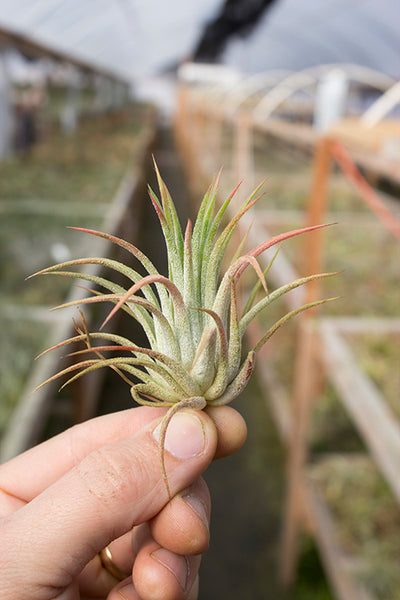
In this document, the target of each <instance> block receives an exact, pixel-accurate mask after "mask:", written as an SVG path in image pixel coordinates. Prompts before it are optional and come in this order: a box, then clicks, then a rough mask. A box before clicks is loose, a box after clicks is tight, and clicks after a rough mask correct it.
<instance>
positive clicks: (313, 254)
mask: <svg viewBox="0 0 400 600" xmlns="http://www.w3.org/2000/svg"><path fill="white" fill-rule="evenodd" d="M330 164H331V154H330V140H329V139H328V138H326V137H322V138H320V140H319V141H318V143H317V147H316V152H315V158H314V168H313V182H312V188H311V194H310V199H309V203H308V208H307V225H308V226H312V225H319V224H321V223H323V222H324V221H325V219H326V213H327V206H328V193H327V191H328V178H329V173H330ZM323 234H324V232H323V230H316V231H314V232H312V233H311V234H309V235H307V236H306V238H305V249H304V256H305V271H306V273H307V274H308V275H311V274H314V273H319V272H321V270H322V269H323ZM318 296H319V282H318V280H317V281H315V282H310V283H309V284H308V285H307V288H306V293H305V299H306V302H312V301H314V300H316V299H317V297H318ZM311 319H312V316H311V315H310V311H307V313H306V314H303V315H302V316H301V317H299V326H298V334H297V344H296V345H297V351H296V360H295V369H294V383H293V403H294V405H293V417H294V418H293V431H292V440H291V444H290V445H289V456H288V490H287V505H286V518H285V523H284V531H283V545H282V552H283V555H282V583H283V585H284V586H285V587H289V586H290V585H291V584H292V583H293V580H294V576H295V571H296V565H297V554H298V532H299V529H300V526H301V524H302V521H304V512H305V511H304V468H305V465H306V461H307V455H308V421H309V414H310V407H311V403H312V399H313V397H314V396H315V394H316V390H317V389H318V388H319V387H320V385H321V372H320V369H317V365H316V357H317V356H318V354H317V342H318V339H317V334H316V333H315V332H314V331H313V327H312V320H311Z"/></svg>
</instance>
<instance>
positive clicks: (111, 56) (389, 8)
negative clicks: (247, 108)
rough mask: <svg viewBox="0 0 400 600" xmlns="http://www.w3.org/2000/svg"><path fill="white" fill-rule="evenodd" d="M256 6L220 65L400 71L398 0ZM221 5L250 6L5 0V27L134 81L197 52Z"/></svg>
mask: <svg viewBox="0 0 400 600" xmlns="http://www.w3.org/2000/svg"><path fill="white" fill-rule="evenodd" d="M260 3H261V4H265V9H264V11H263V13H262V16H261V17H260V19H259V21H258V23H257V24H256V26H254V27H251V28H249V29H248V30H247V34H248V35H245V33H246V31H245V32H242V34H241V36H240V37H239V36H237V35H236V36H231V37H230V38H229V39H228V40H227V43H226V44H221V45H222V47H223V48H224V50H223V53H222V55H221V57H220V58H221V60H222V61H223V62H225V63H227V64H230V65H234V66H236V67H239V68H240V69H241V70H242V71H244V72H259V71H263V70H267V69H277V68H279V69H289V70H296V69H303V68H306V67H308V66H312V65H315V64H326V63H330V62H334V63H338V62H347V63H349V62H350V63H356V64H361V65H363V66H367V67H370V68H373V69H376V70H378V71H382V72H383V73H387V74H389V75H391V76H394V77H399V76H400V54H399V50H400V30H399V27H398V23H399V18H400V8H399V4H398V0H352V2H349V1H348V0H324V2H321V0H303V1H302V2H298V0H275V1H274V2H271V1H270V2H267V1H266V0H260V1H259V4H260ZM253 4H257V2H255V3H254V2H253ZM238 5H239V6H238ZM224 6H226V7H228V8H229V10H232V7H235V10H236V14H235V17H236V18H237V16H238V15H239V18H240V16H241V14H242V13H241V12H240V11H241V10H244V9H246V10H247V9H248V7H249V4H246V0H227V1H226V2H224V0H202V1H201V2H187V0H169V1H168V2H161V1H160V0H68V1H65V0H13V2H9V0H0V27H2V28H6V29H9V30H11V31H12V32H15V33H19V34H22V35H24V36H27V37H30V38H32V39H33V40H35V41H36V42H39V43H41V44H44V45H46V46H47V47H50V48H53V49H55V50H57V51H59V52H62V53H66V54H69V55H72V56H73V57H75V58H78V59H80V60H83V61H88V62H89V63H91V64H95V65H98V66H99V68H103V69H107V70H111V71H113V72H115V73H117V74H119V75H123V76H124V77H128V78H129V79H132V80H135V79H138V78H140V77H144V76H147V75H154V74H156V73H159V72H161V71H163V70H166V69H168V68H169V67H173V66H175V65H176V64H178V63H179V62H180V61H182V60H185V59H186V58H187V57H188V56H191V55H192V54H193V52H194V51H195V49H196V47H198V43H199V41H200V40H201V39H202V36H203V33H204V31H205V28H206V26H207V24H208V23H209V22H210V21H212V20H213V19H216V18H217V17H218V16H219V13H220V11H221V10H222V9H223V7H224ZM228 12H229V11H228ZM243 14H244V13H243ZM230 16H232V15H229V14H227V19H226V22H229V19H230ZM221 22H222V21H221V19H219V20H218V21H217V26H218V24H219V25H220V24H221ZM216 31H217V36H218V29H217V30H216ZM225 31H226V29H225ZM221 35H223V33H222V31H221ZM199 58H200V59H201V56H200V57H199Z"/></svg>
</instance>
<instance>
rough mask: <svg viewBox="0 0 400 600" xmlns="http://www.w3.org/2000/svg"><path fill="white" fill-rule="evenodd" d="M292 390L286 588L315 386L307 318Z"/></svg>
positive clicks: (292, 567)
mask: <svg viewBox="0 0 400 600" xmlns="http://www.w3.org/2000/svg"><path fill="white" fill-rule="evenodd" d="M298 338H299V341H298V348H299V349H301V352H298V353H297V357H296V363H295V376H294V381H295V387H294V391H293V402H294V406H293V419H292V424H293V429H292V431H291V436H290V440H289V444H288V465H287V482H288V483H287V498H286V508H285V520H284V529H283V539H282V557H281V582H282V585H283V587H284V588H289V587H290V586H291V585H292V584H293V581H294V577H295V573H296V567H297V556H298V533H299V530H300V527H301V525H302V522H304V520H305V515H306V510H305V498H304V468H305V465H306V461H307V457H308V427H309V415H310V406H311V399H312V398H313V396H314V391H315V387H316V379H315V374H316V371H317V370H316V368H315V360H316V356H317V342H318V338H317V333H316V332H315V331H314V328H313V326H312V321H310V318H304V319H302V320H301V321H300V325H299V332H298Z"/></svg>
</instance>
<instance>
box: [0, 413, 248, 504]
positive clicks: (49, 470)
mask: <svg viewBox="0 0 400 600" xmlns="http://www.w3.org/2000/svg"><path fill="white" fill-rule="evenodd" d="M165 412H166V409H164V408H156V407H146V406H140V407H137V408H131V409H128V410H125V411H120V412H116V413H111V414H109V415H104V416H101V417H97V418H95V419H91V420H90V421H86V422H85V423H81V424H79V425H75V426H74V427H71V428H70V429H67V430H66V431H64V432H63V433H61V434H59V435H57V436H55V437H54V438H51V439H50V440H47V441H46V442H43V443H42V444H39V445H38V446H35V447H34V448H31V449H30V450H28V451H26V452H24V453H23V454H21V455H19V456H17V457H15V458H13V459H12V460H10V461H9V462H7V463H5V464H3V465H0V490H2V491H3V492H5V493H7V494H9V495H11V496H14V497H16V498H19V499H20V500H23V501H24V502H30V501H31V500H32V499H33V498H35V497H36V496H38V495H39V494H40V493H41V492H42V491H43V490H45V489H46V488H47V487H49V486H50V485H51V484H52V483H54V482H55V481H57V480H58V479H59V478H60V477H62V476H63V475H64V474H65V473H67V472H68V471H69V470H70V469H72V468H73V467H74V466H76V465H77V464H79V463H80V462H81V460H83V458H85V457H86V456H87V455H88V454H90V453H91V452H92V451H93V450H96V449H97V448H100V447H101V446H104V445H106V444H109V443H113V442H117V441H120V440H123V439H125V438H127V437H129V436H130V435H132V434H133V433H136V432H137V431H139V430H140V429H141V428H142V427H144V426H145V425H147V423H149V422H150V421H153V420H154V419H157V418H158V417H160V416H162V415H163V414H165ZM206 412H207V414H208V415H209V416H210V417H211V419H212V420H213V421H214V423H215V425H216V428H217V431H218V446H217V451H216V458H219V457H221V456H227V455H229V454H232V453H233V452H235V451H236V450H238V449H239V448H240V447H241V446H242V444H243V442H244V440H245V438H246V425H245V422H244V420H243V418H242V417H241V416H240V415H239V413H238V412H237V411H236V410H234V409H233V408H231V407H228V406H221V407H215V408H211V407H210V408H207V409H206Z"/></svg>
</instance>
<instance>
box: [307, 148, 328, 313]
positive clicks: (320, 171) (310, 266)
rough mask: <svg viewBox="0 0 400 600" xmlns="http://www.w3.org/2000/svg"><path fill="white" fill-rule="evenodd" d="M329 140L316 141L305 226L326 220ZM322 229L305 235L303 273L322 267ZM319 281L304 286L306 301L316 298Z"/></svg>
mask: <svg viewBox="0 0 400 600" xmlns="http://www.w3.org/2000/svg"><path fill="white" fill-rule="evenodd" d="M331 160H332V159H331V153H330V140H329V139H328V138H327V137H322V138H320V139H319V141H318V142H317V146H316V150H315V156H314V164H313V181H312V187H311V193H310V198H309V202H308V206H307V226H312V225H321V224H322V223H324V222H325V221H326V215H327V207H328V180H329V174H330V166H331ZM324 234H325V232H324V230H323V229H319V230H316V231H313V232H312V233H311V234H309V235H306V237H305V248H304V253H303V256H305V273H306V274H307V275H312V274H314V273H320V272H321V271H322V269H323V260H324V259H323V236H324ZM318 292H319V281H318V280H316V281H312V282H310V283H309V284H308V285H307V288H306V296H305V297H306V302H313V301H314V300H316V299H317V297H318Z"/></svg>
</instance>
